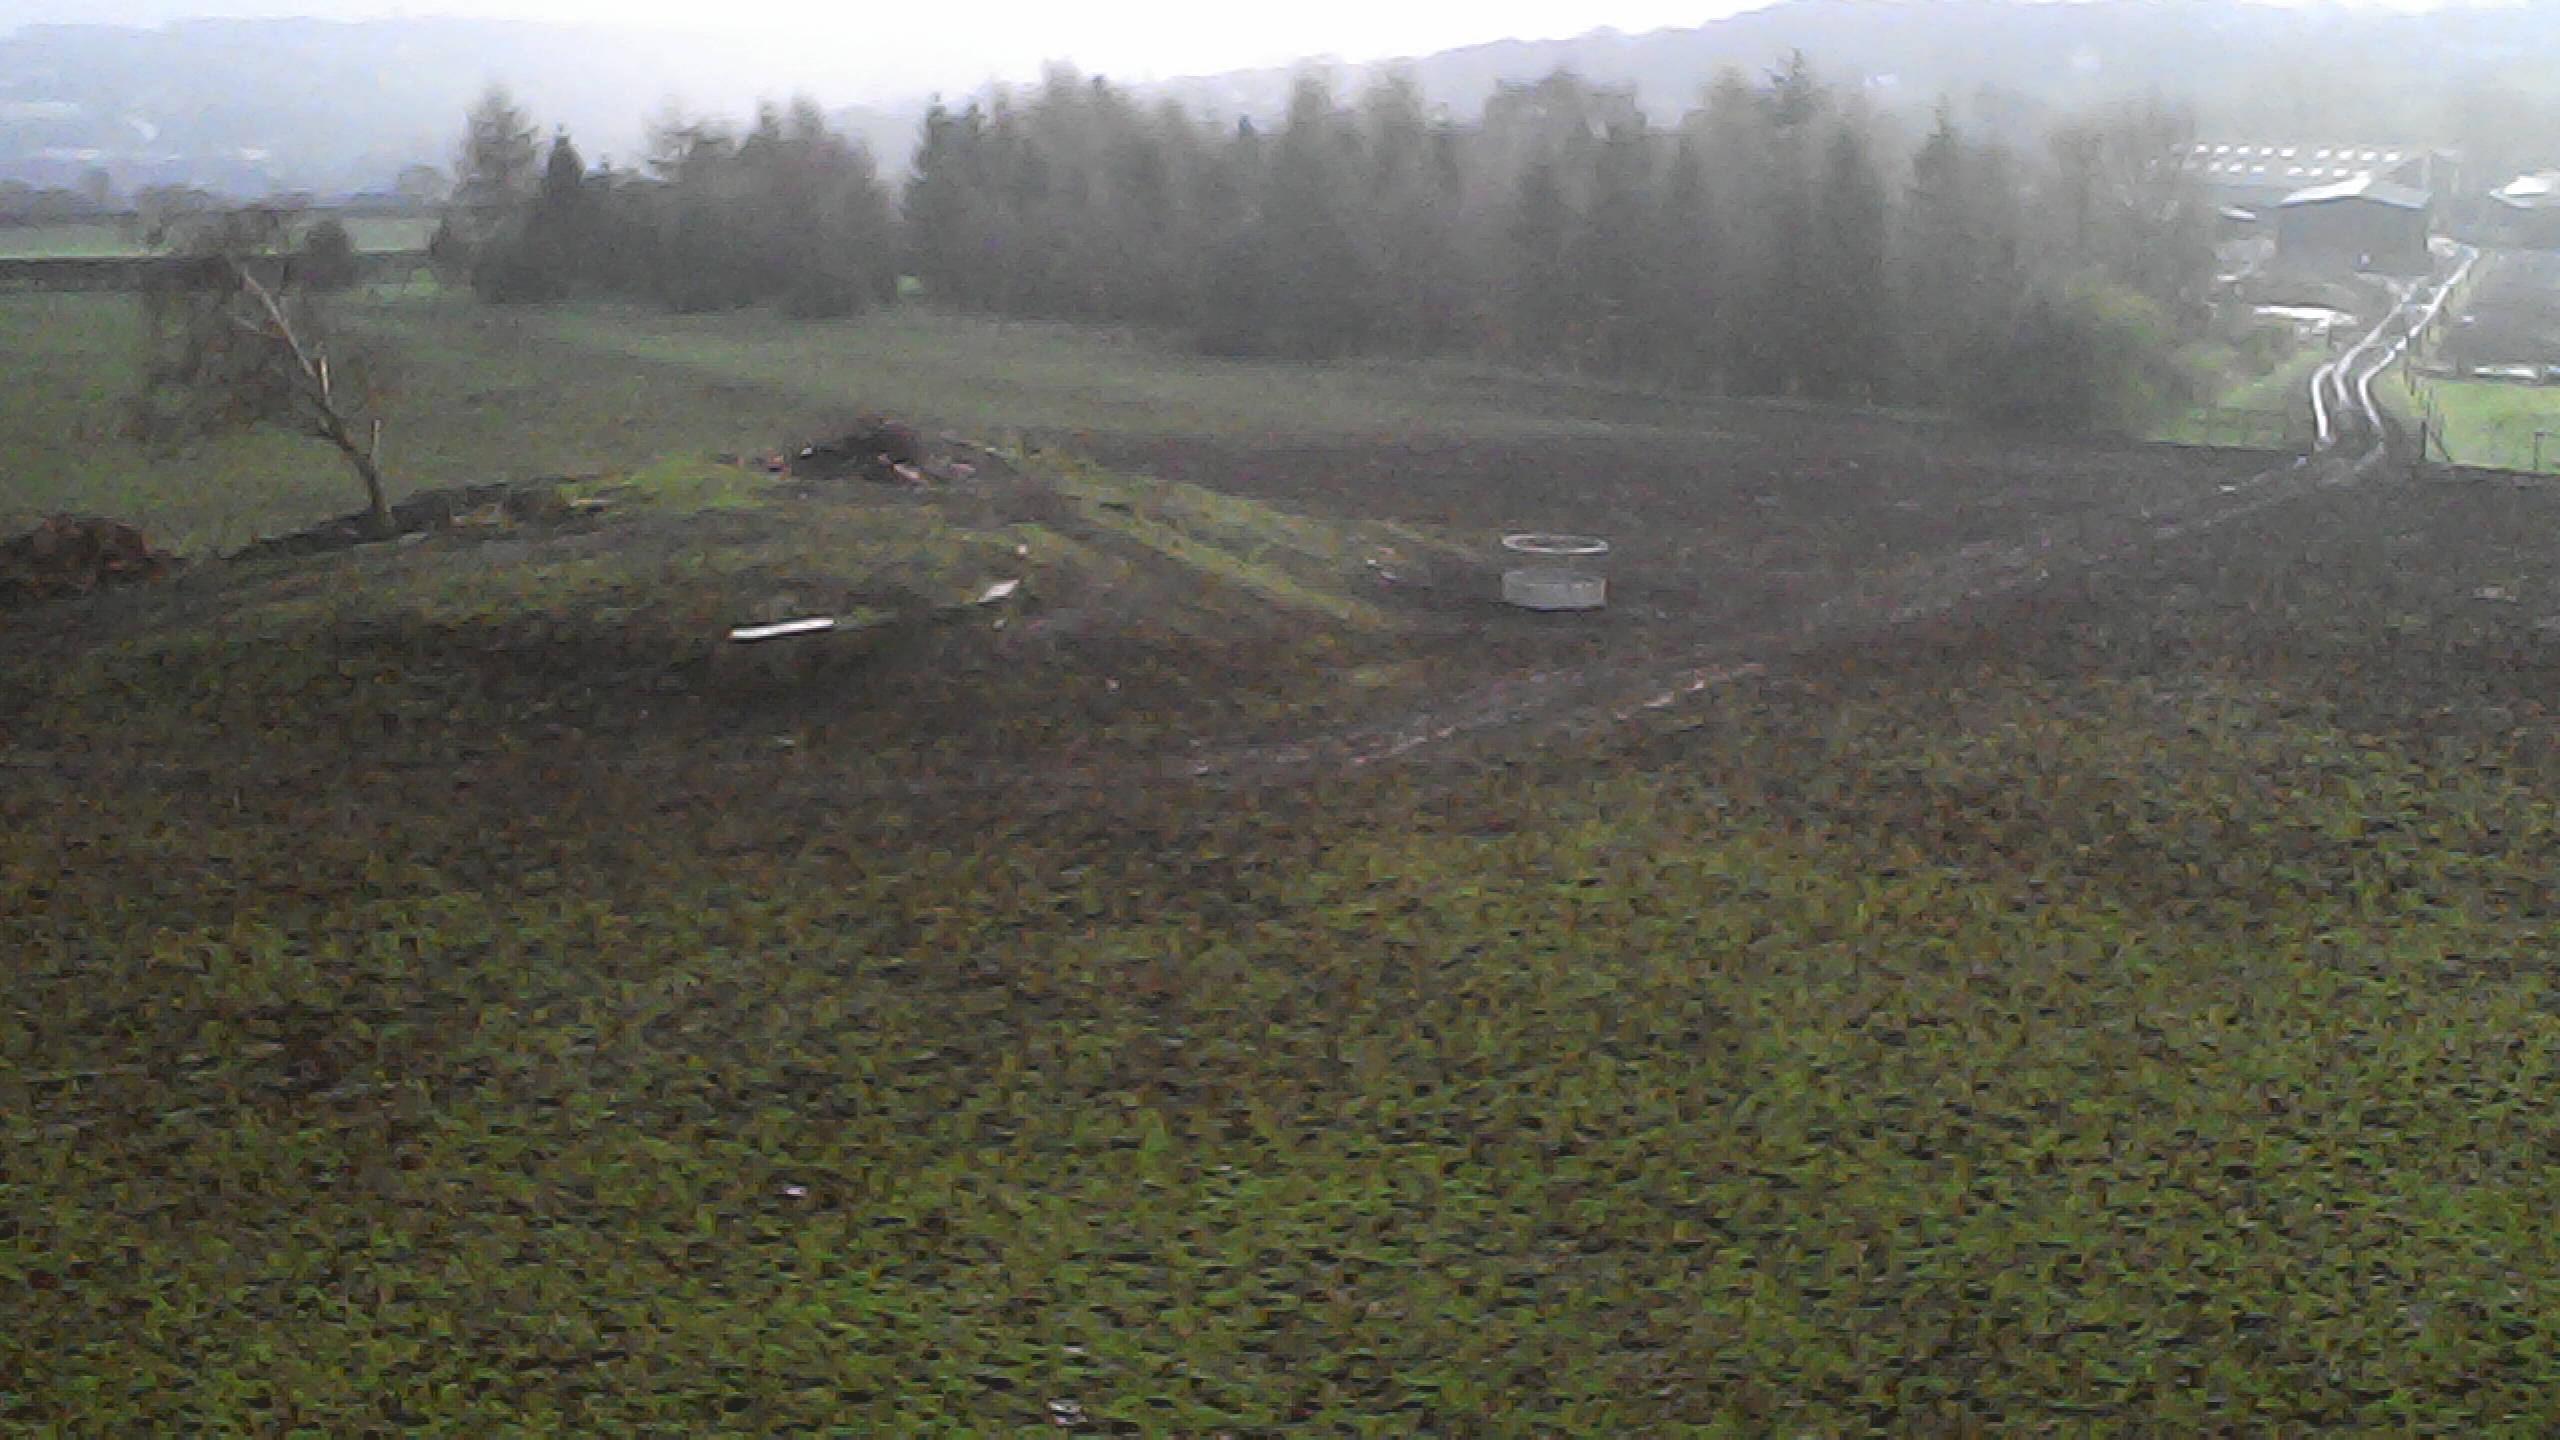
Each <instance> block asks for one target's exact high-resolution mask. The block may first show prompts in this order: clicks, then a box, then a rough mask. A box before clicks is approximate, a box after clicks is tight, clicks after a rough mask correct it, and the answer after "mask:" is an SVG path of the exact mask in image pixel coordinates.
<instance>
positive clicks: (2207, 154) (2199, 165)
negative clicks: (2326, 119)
mask: <svg viewBox="0 0 2560 1440" xmlns="http://www.w3.org/2000/svg"><path fill="white" fill-rule="evenodd" d="M2186 166H2187V173H2188V174H2190V175H2193V176H2194V177H2195V178H2196V180H2197V181H2198V182H2199V183H2201V184H2202V185H2203V186H2204V187H2205V189H2206V190H2207V191H2208V192H2209V193H2211V194H2212V196H2213V198H2214V199H2215V200H2216V201H2217V202H2219V203H2221V204H2224V205H2230V206H2237V207H2239V208H2241V209H2244V210H2259V209H2265V208H2269V207H2272V206H2273V205H2275V204H2276V203H2277V202H2278V201H2280V200H2282V199H2284V198H2285V197H2286V196H2288V195H2291V194H2293V193H2294V192H2296V191H2299V190H2305V189H2311V188H2315V187H2318V186H2323V185H2336V184H2340V183H2342V182H2344V181H2348V180H2361V179H2365V178H2367V177H2372V178H2375V179H2380V180H2388V181H2391V182H2393V183H2395V184H2401V185H2409V186H2413V187H2415V188H2417V189H2420V190H2433V191H2438V192H2441V191H2443V190H2445V189H2447V188H2449V187H2450V186H2451V184H2452V175H2451V170H2452V162H2451V160H2450V159H2448V158H2447V157H2446V156H2444V155H2442V154H2439V153H2437V152H2435V151H2432V150H2425V149H2420V148H2417V147H2415V146H2408V145H2250V144H2227V143H2220V142H2215V143H2208V144H2199V145H2190V146H2188V147H2187V156H2186Z"/></svg>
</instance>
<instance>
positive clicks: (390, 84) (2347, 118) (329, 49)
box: [0, 0, 2560, 193]
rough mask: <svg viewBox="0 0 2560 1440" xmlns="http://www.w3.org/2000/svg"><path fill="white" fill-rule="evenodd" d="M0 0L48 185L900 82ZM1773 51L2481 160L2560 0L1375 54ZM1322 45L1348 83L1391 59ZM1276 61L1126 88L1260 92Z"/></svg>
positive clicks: (22, 164)
mask: <svg viewBox="0 0 2560 1440" xmlns="http://www.w3.org/2000/svg"><path fill="white" fill-rule="evenodd" d="M18 13H19V14H21V15H23V14H24V13H25V12H24V11H23V10H20V11H19V12H18ZM111 13H112V12H111ZM127 13H133V10H132V7H131V6H128V7H127ZM11 18H12V8H11V6H10V5H9V4H8V0H0V179H10V178H14V179H19V180H25V181H33V182H38V183H45V184H54V185H72V184H76V183H78V181H79V179H80V177H81V176H82V175H83V174H85V173H86V172H87V171H88V170H90V169H92V168H104V169H106V170H107V171H108V172H109V173H110V175H111V176H112V177H113V178H114V179H115V180H116V182H117V183H118V184H119V185H121V186H124V187H126V188H131V187H133V186H136V185H139V184H149V183H169V182H182V183H193V184H200V185H205V186H208V187H211V188H217V189H222V190H226V191H231V192H236V193H237V192H245V193H257V192H261V191H264V190H267V189H271V188H284V189H311V190H318V191H323V192H343V191H349V190H358V189H367V188H376V187H380V186H384V185H387V184H388V183H389V181H390V179H391V178H392V177H393V176H394V175H396V174H397V173H398V171H399V170H400V169H401V168H402V167H403V166H406V165H409V164H414V163H418V162H422V161H423V162H426V163H432V164H441V163H443V162H444V161H446V160H447V159H448V157H449V154H450V151H451V148H452V145H453V141H454V137H455V135H456V134H457V132H458V130H459V128H460V117H461V114H462V111H463V109H464V107H465V106H466V105H468V104H469V103H470V101H471V99H472V97H473V96H474V95H476V94H477V93H478V91H479V90H480V89H481V87H482V86H483V85H485V84H486V83H488V82H489V81H490V80H492V79H498V80H504V81H506V82H507V83H509V84H510V85H512V86H513V88H514V89H515V90H516V92H517V93H518V95H519V97H520V98H521V99H522V100H523V101H524V103H525V104H526V105H527V107H528V108H529V109H530V110H532V111H533V113H534V114H535V115H536V116H537V117H539V118H540V119H541V120H542V121H543V122H544V123H546V124H552V123H558V124H565V125H566V126H568V128H569V129H570V130H571V131H572V132H573V133H574V134H576V135H577V137H578V139H579V141H580V144H581V147H582V148H583V149H585V150H586V152H587V153H588V154H589V155H590V156H595V155H606V156H611V157H614V158H617V159H621V160H625V161H627V160H630V159H632V158H633V157H634V156H636V154H637V148H638V145H639V143H640V137H641V134H642V128H643V122H644V120H645V117H646V116H647V115H648V113H649V112H650V111H652V110H653V109H655V108H657V107H658V106H659V105H660V104H661V103H662V102H664V101H665V100H666V99H668V98H669V97H681V98H682V99H684V100H685V101H686V102H687V103H688V105H689V107H690V108H692V109H694V110H696V111H711V112H715V113H725V114H743V113H744V112H745V110H746V108H747V106H748V105H749V104H750V103H752V101H753V99H754V98H755V97H757V96H760V95H761V96H766V97H770V98H776V99H780V98H785V97H787V96H788V95H790V94H792V93H795V92H801V91H805V92H807V93H810V94H813V95H815V96H816V97H817V98H819V99H820V100H821V101H823V102H825V103H828V104H830V105H839V106H843V105H852V106H855V107H856V108H852V109H848V110H847V111H845V112H844V114H845V118H846V119H847V121H848V122H849V124H850V127H851V128H853V129H855V130H856V131H857V132H858V133H860V134H862V135H863V136H864V138H866V139H867V140H869V141H870V142H871V143H872V145H873V148H874V150H875V152H876V153H878V154H879V156H880V158H881V160H882V162H883V164H884V166H885V167H888V168H892V169H894V168H896V167H897V166H899V165H901V164H903V162H904V160H905V158H906V152H907V150H908V148H909V146H910V144H911V141H912V137H913V133H914V121H915V117H916V113H917V111H918V109H919V108H920V100H919V99H918V97H914V96H900V95H897V94H895V93H893V90H894V86H893V83H892V82H890V81H887V80H885V79H880V78H874V79H872V80H871V81H870V83H869V84H868V85H864V84H863V83H862V82H861V80H860V79H859V78H858V76H857V73H856V72H855V71H854V70H852V69H851V68H849V67H850V66H852V65H853V63H854V61H855V60H856V59H858V58H861V57H841V56H829V55H824V54H809V53H800V52H805V51H806V50H807V49H808V48H809V47H805V46H804V47H800V51H799V52H795V51H794V49H793V48H792V47H791V46H790V44H789V37H787V36H775V37H769V38H768V39H766V40H764V41H762V42H749V41H743V40H726V41H721V40H712V41H706V40H703V39H701V38H699V37H693V36H683V35H678V34H674V33H670V32H663V31H652V30H647V29H642V28H637V27H630V26H574V27H573V26H561V25H542V24H531V23H518V22H499V21H480V20H453V19H411V20H384V21H364V22H350V23H332V22H319V21H297V20H235V21H219V22H216V21H194V22H184V23H182V24H178V25H174V26H171V27H169V28H166V29H145V28H134V27H119V26H113V25H90V24H81V25H37V26H24V27H22V28H18V29H15V30H14V31H12V30H10V29H8V28H7V27H8V25H9V22H10V21H11ZM1793 50H1802V51H1804V52H1806V53H1807V54H1808V55H1810V56H1811V57H1813V59H1814V61H1815V63H1816V65H1817V66H1818V67H1819V68H1820V70H1821V71H1822V72H1823V73H1824V74H1825V75H1826V76H1828V77H1831V78H1832V79H1834V80H1835V81H1838V82H1842V83H1846V84H1850V85H1854V86H1856V87H1857V88H1859V89H1860V90H1861V91H1862V92H1863V93H1864V94H1865V95H1866V96H1867V98H1868V100H1869V103H1871V104H1872V105H1874V106H1875V107H1877V108H1878V109H1880V110H1883V111H1887V112H1891V113H1895V114H1899V115H1904V116H1908V117H1913V118H1914V119H1915V120H1916V119H1917V118H1919V117H1924V116H1925V115H1926V113H1927V112H1928V110H1929V109H1930V108H1931V107H1932V106H1934V105H1935V104H1936V103H1937V102H1938V101H1939V100H1940V98H1941V97H1945V98H1947V99H1948V100H1950V101H1951V102H1952V103H1953V104H1954V105H1955V106H1956V107H1957V109H1958V111H1959V113H1960V114H1962V115H1963V116H1964V117H1965V118H1966V119H1967V120H1968V121H1970V122H1971V123H1973V124H1975V125H1977V126H1980V127H1984V128H1987V129H1990V130H1993V131H1996V132H2014V133H2015V134H2017V135H2019V136H2024V135H2027V134H2030V133H2032V131H2033V130H2034V129H2036V128H2037V127H2038V126H2039V125H2040V124H2041V123H2042V122H2043V120H2044V119H2045V118H2046V117H2048V116H2050V115H2052V114H2055V113H2058V112H2067V111H2071V110H2075V109H2080V108H2084V107H2086V106H2089V105H2092V104H2097V103H2102V102H2105V101H2108V100H2111V99H2115V98H2119V97H2125V96H2133V95H2142V94H2159V95H2163V96H2168V97H2171V98H2185V99H2191V100H2193V101H2195V102H2196V103H2197V104H2198V106H2199V108H2200V109H2201V111H2202V112H2203V115H2204V118H2205V121H2206V125H2207V129H2208V130H2209V131H2210V132H2211V133H2214V134H2216V135H2223V136H2231V137H2235V138H2236V137H2265V138H2271V139H2284V138H2289V137H2294V136H2312V135H2321V134H2347V133H2352V134H2355V135H2358V136H2365V137H2370V138H2372V139H2374V140H2376V141H2384V142H2415V141H2424V142H2430V143H2437V144H2458V145H2469V146H2470V147H2471V148H2473V149H2474V150H2482V149H2485V150H2487V151H2489V152H2491V153H2489V154H2487V155H2485V156H2484V157H2483V161H2484V164H2485V167H2486V169H2497V168H2501V167H2508V166H2512V168H2518V169H2521V168H2528V165H2529V163H2542V164H2560V155H2541V154H2539V151H2540V149H2541V147H2544V146H2546V145H2548V144H2550V143H2552V142H2551V141H2550V140H2549V139H2547V138H2546V137H2551V136H2554V135H2560V67H2554V66H2552V65H2551V64H2550V63H2549V57H2550V56H2552V55H2555V54H2560V0H2535V3H2527V4H2524V5H2518V6H2511V7H2503V8H2496V9H2486V8H2482V9H2454V10H2446V11H2438V12H2433V13H2429V14H2403V13H2399V12H2394V11H2387V10H2376V9H2346V8H2341V7H2338V6H2315V7H2308V8H2279V7H2273V6H2266V5H2252V4H2242V3H2236V0H2079V3H2068V4H2050V3H2048V4H2031V3H2019V0H1784V3H1780V4H1776V5H1771V6H1769V7H1767V8H1765V9H1760V10H1754V11H1750V12H1747V13H1744V14H1740V15H1735V16H1731V17H1728V18H1725V19H1722V20H1717V21H1713V22H1710V23H1708V24H1705V25H1700V26H1696V27H1693V28H1688V29H1665V30H1656V31H1652V32H1649V33H1645V34H1621V33H1617V32H1613V31H1605V30H1604V31H1595V32H1592V33H1590V34H1586V35H1581V36H1577V37H1574V38H1571V39H1563V40H1501V41H1495V42H1491V43H1488V44H1483V45H1472V46H1467V47H1464V48H1461V49H1455V50H1448V51H1443V52H1440V53H1438V54H1434V55H1426V56H1421V57H1417V58H1414V59H1411V60H1406V61H1400V62H1392V64H1393V65H1394V66H1396V67H1399V68H1402V69H1405V70H1408V71H1410V72H1411V73H1412V74H1413V75H1414V76H1415V78H1416V79H1417V80H1418V82H1419V83H1420V84H1421V86H1422V88H1423V90H1424V93H1425V94H1426V95H1427V96H1428V97H1429V98H1430V99H1431V100H1432V101H1433V102H1434V103H1436V104H1438V105H1441V106H1443V107H1446V109H1447V110H1448V111H1449V112H1450V113H1452V114H1455V115H1458V116H1462V117H1463V116H1468V115H1472V114H1473V113H1474V112H1475V111H1476V110H1477V109H1478V108H1479V107H1480V106H1481V105H1482V104H1483V102H1484V100H1485V98H1486V97H1487V96H1488V95H1490V94H1491V93H1492V92H1493V91H1494V89H1495V88H1496V87H1497V86H1498V85H1500V84H1502V83H1504V82H1507V81H1509V82H1517V81H1527V80H1533V79H1535V78H1537V77H1538V76H1540V75H1543V74H1546V73H1548V72H1550V71H1552V70H1555V69H1557V68H1560V67H1562V68H1570V69H1573V70H1575V71H1577V72H1579V73H1580V74H1582V75H1584V76H1586V77H1588V78H1589V79H1592V80H1594V81H1596V82H1599V83H1601V84H1606V85H1613V86H1628V87H1632V88H1633V89H1634V90H1635V91H1636V92H1637V94H1638V96H1639V98H1640V99H1641V100H1642V102H1643V103H1644V105H1645V107H1646V108H1647V110H1648V111H1649V112H1650V113H1651V114H1652V115H1653V116H1654V118H1655V119H1657V120H1668V119H1670V118H1672V117H1673V116H1675V115H1677V114H1678V113H1680V112H1681V111H1683V110H1685V109H1687V108H1688V107H1689V106H1690V105H1691V104H1693V103H1694V102H1695V100H1696V98H1697V96H1698V95H1699V93H1700V92H1701V90H1702V89H1703V88H1704V87H1705V86H1706V85H1707V84H1709V83H1710V82H1711V81H1712V79H1713V77H1714V76H1715V75H1716V73H1717V72H1718V71H1719V70H1721V69H1723V68H1725V67H1728V66H1732V67H1739V68H1741V69H1743V70H1745V71H1756V70H1762V69H1766V68H1768V67H1770V66H1772V65H1775V64H1776V63H1778V61H1779V60H1781V59H1782V58H1783V57H1784V56H1785V55H1786V54H1787V53H1788V52H1790V51H1793ZM869 60H870V63H871V64H872V65H873V66H874V67H875V77H876V76H879V75H887V74H893V73H894V70H891V69H880V68H878V67H884V66H888V65H889V64H890V63H891V62H892V61H893V60H894V57H869ZM1331 68H1333V69H1334V70H1335V72H1336V73H1337V75H1338V76H1339V77H1340V80H1341V83H1342V85H1343V86H1344V88H1345V89H1348V90H1356V89H1357V88H1358V87H1359V86H1360V84H1361V83H1363V81H1364V80H1365V79H1366V78H1367V77H1368V76H1370V75H1373V74H1375V73H1378V72H1380V71H1383V70H1385V69H1387V68H1389V66H1388V65H1385V64H1381V65H1364V66H1335V67H1331ZM1295 73H1296V70H1295V69H1294V68H1270V69H1261V70H1245V71H1236V72H1231V73H1227V74H1221V75H1212V76H1203V77H1195V78H1189V79H1182V80H1174V81H1167V82H1162V83H1158V84H1153V85H1146V86H1141V87H1137V88H1139V89H1141V90H1142V91H1144V92H1146V93H1149V94H1150V95H1162V96H1170V97H1173V98H1178V99H1181V100H1183V101H1185V102H1187V103H1188V104H1190V105H1192V106H1193V107H1194V108H1197V109H1200V110H1204V111H1208V112H1213V113H1216V114H1219V115H1222V116H1229V117H1232V116H1235V115H1240V114H1249V115H1254V116H1258V117H1264V118H1268V117H1271V116H1274V115H1276V114H1278V113H1279V111H1280V109H1281V108H1282V106H1283V104H1284V102H1285V97H1286V94H1287V91H1288V87H1289V84H1290V82H1291V80H1292V78H1293V77H1294V75H1295ZM831 87H832V88H831ZM2484 173H2485V171H2484Z"/></svg>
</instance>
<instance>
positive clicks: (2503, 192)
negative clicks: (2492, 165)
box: [2489, 170, 2560, 250]
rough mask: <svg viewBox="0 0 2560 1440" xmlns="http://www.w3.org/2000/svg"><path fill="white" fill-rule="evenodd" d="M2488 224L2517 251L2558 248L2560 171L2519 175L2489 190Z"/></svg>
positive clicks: (2559, 240)
mask: <svg viewBox="0 0 2560 1440" xmlns="http://www.w3.org/2000/svg"><path fill="white" fill-rule="evenodd" d="M2489 223H2490V228H2491V229H2492V230H2493V231H2494V232H2495V233H2496V235H2497V237H2498V238H2499V239H2500V240H2502V241H2504V242H2506V243H2507V244H2509V245H2512V246H2514V247H2516V248H2517V249H2520V250H2560V170H2542V171H2537V172H2536V173H2534V174H2531V175H2519V176H2517V177H2516V178H2514V179H2513V180H2510V181H2508V182H2507V183H2506V184H2504V185H2501V186H2499V187H2498V188H2497V189H2495V190H2492V191H2490V192H2489Z"/></svg>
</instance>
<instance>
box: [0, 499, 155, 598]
mask: <svg viewBox="0 0 2560 1440" xmlns="http://www.w3.org/2000/svg"><path fill="white" fill-rule="evenodd" d="M184 564H185V562H184V561H181V560H180V559H179V558H178V557H177V556H175V555H172V554H169V553H168V552H167V551H163V550H154V549H152V548H151V542H150V541H149V540H147V539H145V538H144V537H143V534H142V531H141V530H140V529H139V528H138V527H136V526H133V525H129V524H127V523H125V522H124V521H122V520H109V519H106V518H104V517H101V516H75V515H56V516H53V517H52V518H50V519H48V520H46V521H45V522H44V523H42V524H40V525H38V526H36V528H35V529H33V530H30V531H28V532H27V533H26V534H24V535H19V536H16V537H13V538H11V539H8V540H5V541H0V609H15V608H17V607H20V606H25V605H41V604H43V603H45V602H46V601H48V600H65V599H69V598H71V597H72V596H75V595H86V594H88V593H90V592H91V591H93V590H98V589H102V588H104V587H107V586H110V585H137V584H141V583H143V582H145V581H150V580H157V579H160V578H161V577H163V576H167V575H174V574H176V573H177V572H178V570H179V569H180V568H182V567H183V565H184Z"/></svg>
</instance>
